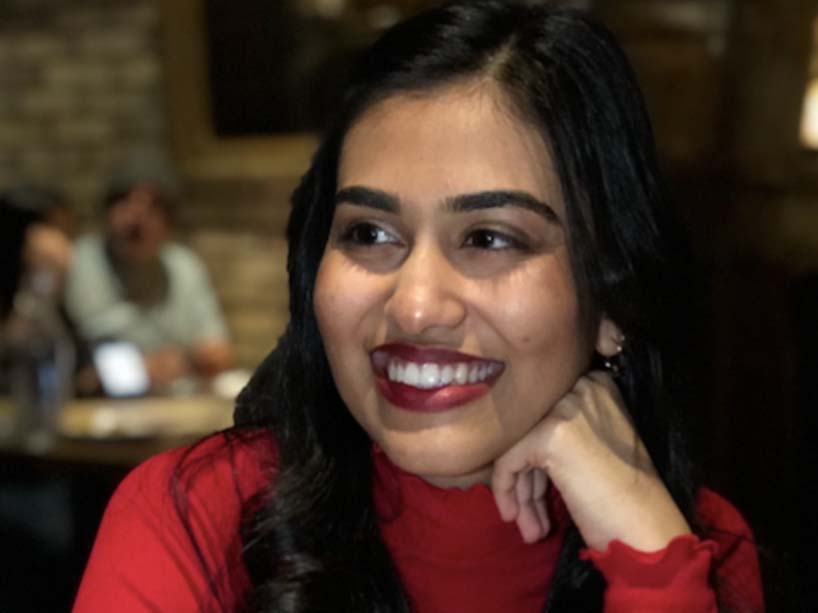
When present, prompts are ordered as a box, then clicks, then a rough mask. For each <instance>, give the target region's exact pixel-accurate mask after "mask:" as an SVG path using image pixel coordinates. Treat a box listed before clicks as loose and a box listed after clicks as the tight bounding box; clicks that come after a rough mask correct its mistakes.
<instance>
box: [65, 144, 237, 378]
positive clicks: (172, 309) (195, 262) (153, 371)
mask: <svg viewBox="0 0 818 613" xmlns="http://www.w3.org/2000/svg"><path fill="white" fill-rule="evenodd" d="M175 195H176V189H175V183H174V180H173V177H172V176H171V175H170V173H169V172H168V171H167V170H166V167H163V165H161V164H157V162H156V161H155V160H151V159H150V158H134V159H133V160H131V161H130V162H129V163H128V164H126V165H124V166H123V167H122V168H121V169H120V170H119V171H117V172H115V173H114V174H113V175H112V177H111V178H110V180H109V183H108V186H107V189H106V191H105V196H104V198H103V205H104V212H105V218H104V229H103V231H102V232H101V233H92V234H88V235H85V236H83V237H81V238H80V239H79V240H78V241H77V244H76V247H75V253H74V258H73V262H72V265H71V268H70V270H69V273H68V277H67V284H66V306H67V308H68V312H69V315H70V316H71V317H72V319H73V321H74V322H75V323H76V325H77V328H78V331H79V333H80V334H81V336H82V337H83V338H84V339H85V340H87V341H88V342H90V343H98V342H102V341H108V340H116V341H125V342H128V343H131V344H133V345H134V346H136V348H138V350H139V351H140V352H141V354H142V358H143V360H144V363H145V367H146V370H147V374H148V377H149V379H150V386H151V389H152V390H154V391H162V390H167V389H169V388H170V387H171V386H172V385H175V384H179V383H180V382H183V381H189V380H190V379H191V378H193V377H202V378H205V379H207V378H210V377H212V376H214V375H216V374H217V373H219V372H221V371H223V370H225V369H227V368H228V367H230V365H231V364H232V361H233V350H232V347H231V343H230V340H229V338H228V333H227V328H226V326H225V323H224V320H223V317H222V313H221V309H220V307H219V303H218V300H217V298H216V295H215V293H214V291H213V288H212V286H211V284H210V280H209V276H208V274H207V271H206V269H205V266H204V264H203V263H202V262H201V261H200V259H199V258H198V257H197V256H196V254H194V253H193V252H192V251H191V250H190V249H188V248H186V247H184V246H182V245H181V244H179V243H177V242H174V241H173V240H171V226H172V223H171V217H172V215H171V201H172V200H173V198H174V196H175Z"/></svg>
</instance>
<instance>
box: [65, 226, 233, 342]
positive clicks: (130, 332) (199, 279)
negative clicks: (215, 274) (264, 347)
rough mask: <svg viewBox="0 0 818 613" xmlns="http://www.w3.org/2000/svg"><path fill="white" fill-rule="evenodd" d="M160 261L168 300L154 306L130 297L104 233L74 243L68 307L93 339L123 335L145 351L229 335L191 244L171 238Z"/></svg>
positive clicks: (121, 337)
mask: <svg viewBox="0 0 818 613" xmlns="http://www.w3.org/2000/svg"><path fill="white" fill-rule="evenodd" d="M160 260H161V262H162V266H163V267H164V270H165V274H166V278H167V291H166V292H165V296H164V298H163V299H162V300H161V301H159V302H157V303H155V304H151V305H150V306H142V305H139V304H136V303H134V302H131V301H128V299H127V297H126V296H125V292H124V288H123V285H122V282H121V281H120V279H119V277H118V276H117V275H116V273H115V272H114V270H113V267H112V266H111V263H110V260H109V258H108V255H107V253H106V249H105V242H104V240H103V238H102V237H101V236H98V235H87V236H84V237H82V238H80V239H79V240H78V241H77V242H76V244H75V246H74V254H73V258H72V262H71V268H70V270H69V272H68V278H67V280H66V298H65V300H66V308H67V310H68V314H69V315H70V317H71V319H72V320H73V321H74V323H75V325H76V326H77V329H78V331H79V334H80V336H82V337H83V338H84V339H86V340H88V341H91V342H93V341H97V340H102V339H109V338H113V339H118V340H125V341H129V342H131V343H134V344H135V345H136V346H137V347H139V348H140V349H141V350H142V351H144V352H150V351H154V350H156V349H159V348H161V347H163V346H166V345H178V346H181V347H183V348H186V349H190V348H192V347H194V346H195V345H197V344H198V343H200V342H203V341H210V340H222V339H226V338H227V329H226V327H225V324H224V320H223V318H222V314H221V310H220V309H219V303H218V301H217V299H216V296H215V294H214V292H213V288H212V286H211V284H210V279H209V277H208V274H207V271H206V270H205V267H204V265H203V264H202V262H201V261H200V260H199V258H198V257H197V256H196V255H195V254H194V253H193V252H192V251H191V250H190V249H187V248H186V247H183V246H182V245H179V244H177V243H172V242H168V243H166V244H165V245H164V246H163V247H162V251H161V253H160Z"/></svg>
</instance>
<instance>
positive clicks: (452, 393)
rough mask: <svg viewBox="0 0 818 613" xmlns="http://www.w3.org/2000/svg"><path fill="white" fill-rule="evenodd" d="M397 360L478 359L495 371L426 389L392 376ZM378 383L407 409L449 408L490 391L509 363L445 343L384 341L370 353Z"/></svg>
mask: <svg viewBox="0 0 818 613" xmlns="http://www.w3.org/2000/svg"><path fill="white" fill-rule="evenodd" d="M394 360H399V361H400V362H403V363H414V364H417V365H422V364H437V365H439V366H446V365H451V366H456V365H459V364H465V365H467V366H469V367H474V366H475V365H476V364H477V363H479V364H480V365H486V367H487V368H491V370H492V371H493V372H492V374H491V375H489V376H486V377H485V378H484V379H483V380H481V381H478V382H475V383H456V382H454V381H452V382H451V383H449V384H446V385H443V384H442V383H441V385H440V386H439V387H433V388H429V389H424V388H421V387H416V386H414V385H407V384H406V383H402V382H399V381H392V380H390V378H389V364H390V362H392V361H394ZM370 362H371V364H372V370H373V372H374V373H375V385H376V387H377V389H378V391H379V392H380V393H381V395H382V396H383V397H384V398H385V399H386V400H387V401H388V402H390V403H391V404H393V405H395V406H396V407H398V408H401V409H405V410H407V411H418V412H437V411H447V410H450V409H454V408H457V407H459V406H461V405H464V404H466V403H468V402H471V401H472V400H476V399H477V398H479V397H480V396H483V395H485V394H487V393H488V392H489V391H490V390H491V388H492V386H493V385H494V383H495V382H496V381H497V378H498V377H499V376H500V375H501V374H502V372H503V369H504V367H505V365H504V363H503V362H500V361H498V360H491V359H487V358H482V357H479V356H474V355H469V354H466V353H461V352H459V351H455V350H452V349H447V348H444V347H421V346H418V345H409V344H405V343H388V344H384V345H380V346H378V347H376V348H375V349H373V350H372V352H371V353H370Z"/></svg>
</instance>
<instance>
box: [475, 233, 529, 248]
mask: <svg viewBox="0 0 818 613" xmlns="http://www.w3.org/2000/svg"><path fill="white" fill-rule="evenodd" d="M463 245H464V246H465V247H473V248H475V249H486V250H489V251H500V250H503V249H525V248H526V246H525V245H524V244H523V243H522V242H521V241H519V240H517V239H516V238H514V237H513V236H509V235H508V234H505V233H503V232H498V231H497V230H488V229H481V230H474V231H472V232H470V233H469V235H468V236H467V237H466V240H465V241H464V242H463Z"/></svg>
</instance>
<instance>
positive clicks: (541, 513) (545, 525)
mask: <svg viewBox="0 0 818 613" xmlns="http://www.w3.org/2000/svg"><path fill="white" fill-rule="evenodd" d="M532 472H533V473H534V494H533V502H534V510H535V511H536V513H537V518H538V519H539V520H540V530H541V532H542V534H541V537H540V538H542V537H544V536H546V535H547V534H548V533H549V532H550V531H551V520H550V519H549V517H548V509H547V507H546V506H545V491H546V489H547V488H548V475H546V474H545V472H544V471H542V470H536V469H535V470H534V471H532Z"/></svg>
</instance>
